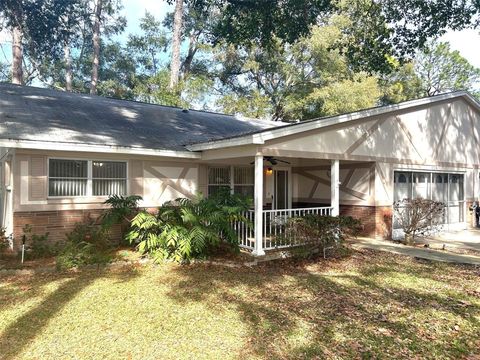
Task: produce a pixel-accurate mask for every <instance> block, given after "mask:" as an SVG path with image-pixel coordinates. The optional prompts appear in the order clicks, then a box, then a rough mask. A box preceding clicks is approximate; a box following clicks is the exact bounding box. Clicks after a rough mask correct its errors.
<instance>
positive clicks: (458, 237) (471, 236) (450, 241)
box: [415, 229, 480, 253]
mask: <svg viewBox="0 0 480 360" xmlns="http://www.w3.org/2000/svg"><path fill="white" fill-rule="evenodd" d="M415 241H416V242H418V243H420V244H429V245H431V247H434V248H442V247H443V245H445V247H446V248H447V249H448V248H449V247H450V248H457V249H464V250H473V251H478V252H479V253H480V229H469V230H460V231H449V232H443V233H440V234H437V235H432V236H425V237H418V238H416V239H415Z"/></svg>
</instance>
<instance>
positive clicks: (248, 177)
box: [233, 167, 255, 198]
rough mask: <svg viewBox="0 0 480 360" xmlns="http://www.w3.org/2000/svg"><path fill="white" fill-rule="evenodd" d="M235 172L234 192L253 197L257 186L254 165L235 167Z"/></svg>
mask: <svg viewBox="0 0 480 360" xmlns="http://www.w3.org/2000/svg"><path fill="white" fill-rule="evenodd" d="M233 174H234V176H233V183H234V186H233V192H234V193H235V194H242V195H245V196H249V197H252V198H253V192H254V187H255V180H254V175H253V167H234V168H233Z"/></svg>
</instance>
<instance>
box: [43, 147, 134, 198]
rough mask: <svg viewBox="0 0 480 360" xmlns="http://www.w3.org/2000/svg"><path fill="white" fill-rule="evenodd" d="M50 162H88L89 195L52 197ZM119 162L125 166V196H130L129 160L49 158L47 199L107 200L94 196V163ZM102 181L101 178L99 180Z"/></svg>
mask: <svg viewBox="0 0 480 360" xmlns="http://www.w3.org/2000/svg"><path fill="white" fill-rule="evenodd" d="M50 160H70V161H86V162H87V193H86V194H85V195H71V196H66V195H50V191H49V190H50ZM102 161H103V162H118V163H124V164H125V172H126V174H125V175H126V176H125V181H126V182H127V184H126V189H125V191H126V193H125V195H128V194H130V181H129V176H128V175H129V164H128V161H127V160H112V159H99V158H69V157H57V156H55V157H48V158H47V184H46V186H47V189H46V194H47V199H84V198H98V199H106V198H108V195H93V180H94V179H93V163H94V162H102ZM98 179H100V180H101V178H98Z"/></svg>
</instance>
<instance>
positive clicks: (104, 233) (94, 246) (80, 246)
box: [56, 219, 111, 269]
mask: <svg viewBox="0 0 480 360" xmlns="http://www.w3.org/2000/svg"><path fill="white" fill-rule="evenodd" d="M110 248H111V243H110V240H109V232H108V229H106V228H105V227H102V226H99V225H96V224H95V222H94V221H93V220H91V219H89V220H88V221H87V222H86V223H80V224H77V225H76V226H75V228H74V229H73V230H72V231H71V232H70V233H68V234H67V235H66V242H65V244H64V246H63V247H62V250H61V251H60V253H59V254H58V256H57V258H56V261H57V267H58V268H60V269H69V268H72V267H78V266H82V265H88V264H99V263H106V262H108V261H110V256H109V255H108V250H109V249H110Z"/></svg>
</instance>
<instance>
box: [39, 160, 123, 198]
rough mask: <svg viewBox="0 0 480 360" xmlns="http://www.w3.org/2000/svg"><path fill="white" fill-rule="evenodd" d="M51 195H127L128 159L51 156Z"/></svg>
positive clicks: (49, 185) (49, 191)
mask: <svg viewBox="0 0 480 360" xmlns="http://www.w3.org/2000/svg"><path fill="white" fill-rule="evenodd" d="M48 169H49V170H48V195H49V196H91V195H93V196H109V195H126V193H127V163H126V162H121V161H97V160H68V159H50V160H49V167H48Z"/></svg>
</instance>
